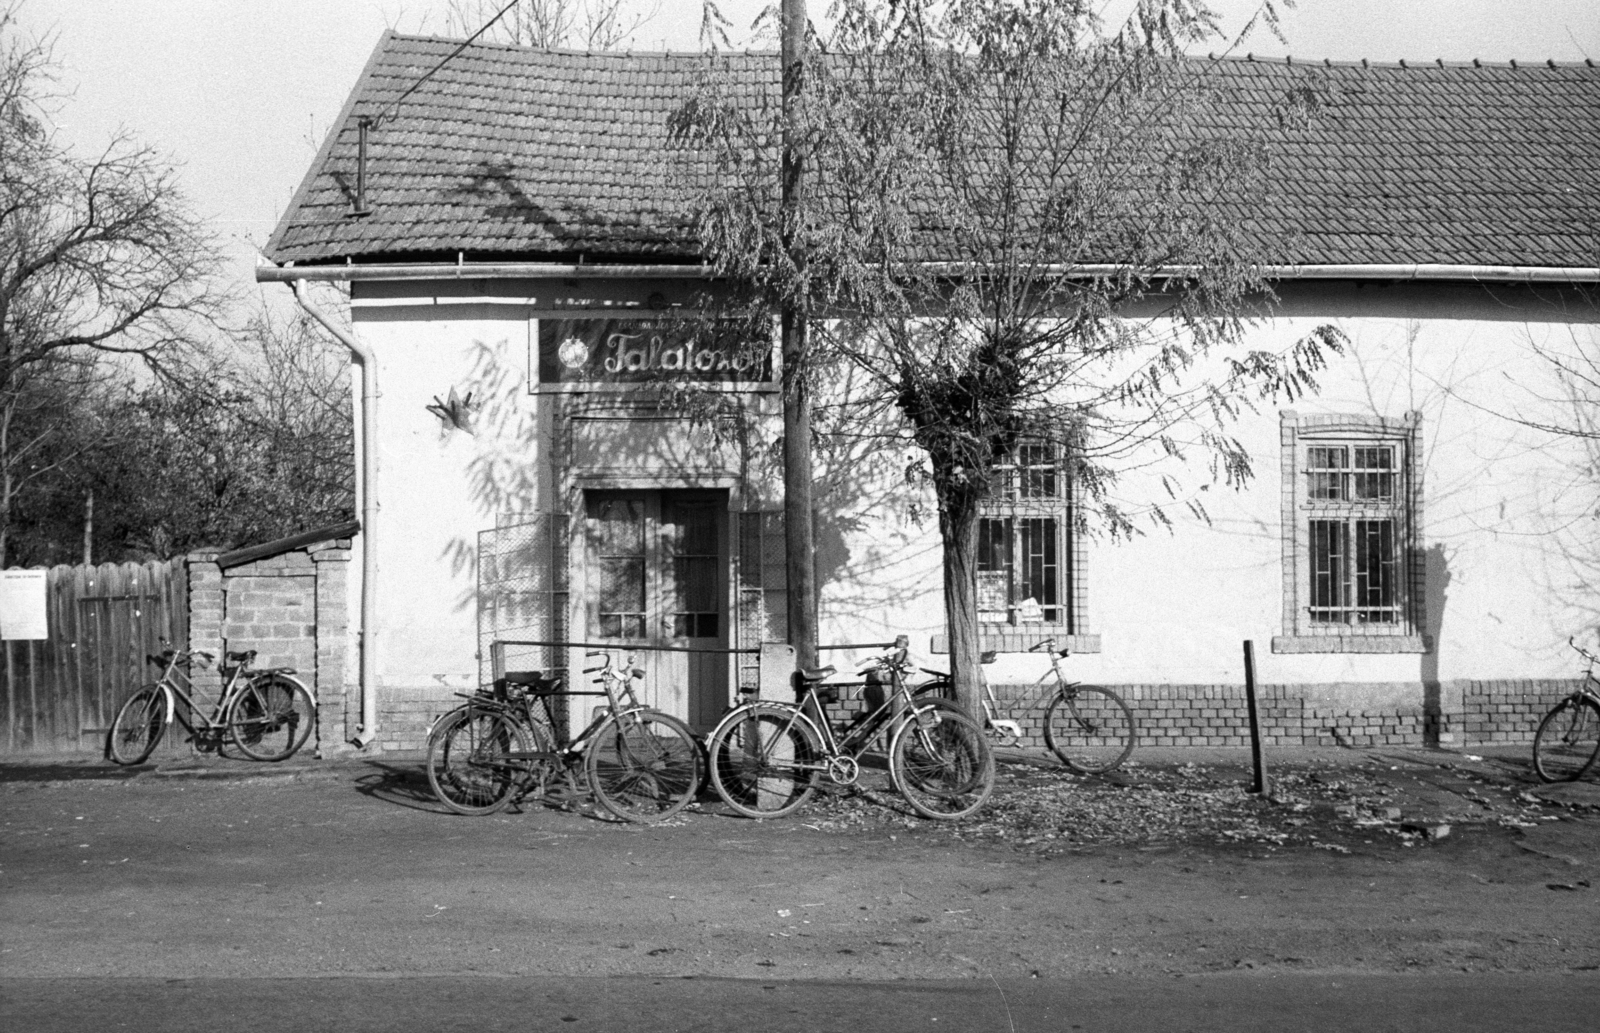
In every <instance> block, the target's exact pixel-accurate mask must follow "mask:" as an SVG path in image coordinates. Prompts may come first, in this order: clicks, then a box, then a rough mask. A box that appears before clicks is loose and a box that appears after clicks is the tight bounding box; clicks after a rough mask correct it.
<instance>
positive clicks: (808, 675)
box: [795, 664, 838, 681]
mask: <svg viewBox="0 0 1600 1033" xmlns="http://www.w3.org/2000/svg"><path fill="white" fill-rule="evenodd" d="M837 670H838V668H837V667H835V666H833V665H832V664H828V665H827V666H825V667H802V668H801V669H800V670H798V671H796V672H795V673H796V674H798V675H799V676H800V680H801V681H822V680H823V679H824V678H826V677H827V676H828V675H830V674H832V673H834V672H835V671H837Z"/></svg>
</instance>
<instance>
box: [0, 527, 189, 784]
mask: <svg viewBox="0 0 1600 1033" xmlns="http://www.w3.org/2000/svg"><path fill="white" fill-rule="evenodd" d="M187 591H188V581H187V578H186V577H185V574H184V561H183V560H182V559H181V558H180V559H175V560H169V561H167V562H165V563H121V564H112V563H107V564H102V565H100V566H78V567H67V566H61V567H53V568H51V570H50V572H49V576H48V578H47V580H46V607H47V617H48V620H49V638H47V639H43V640H40V641H32V642H0V648H3V649H4V651H5V658H4V660H5V662H4V668H3V670H0V677H3V678H4V685H5V699H4V708H5V709H4V712H3V713H0V718H3V720H4V722H5V730H4V735H3V737H0V744H3V746H4V749H5V751H6V752H7V753H23V752H31V751H61V750H70V751H76V750H84V751H93V752H97V751H99V750H100V749H101V748H102V746H103V742H104V736H105V730H106V729H107V728H108V727H110V725H111V720H112V718H113V717H115V716H116V713H117V707H119V706H120V705H121V704H122V701H123V700H124V699H126V698H127V697H128V695H129V694H130V693H131V692H132V691H133V690H134V688H136V687H137V686H139V685H141V684H144V683H145V682H148V681H151V680H153V678H154V668H151V667H150V666H149V665H147V664H146V663H145V655H146V654H148V653H158V652H160V651H161V650H162V649H163V648H166V646H164V645H163V640H166V642H168V643H170V644H171V646H172V648H177V649H182V648H185V647H186V646H187V645H188V643H187V641H186V639H187V636H188V619H187V617H188V599H187Z"/></svg>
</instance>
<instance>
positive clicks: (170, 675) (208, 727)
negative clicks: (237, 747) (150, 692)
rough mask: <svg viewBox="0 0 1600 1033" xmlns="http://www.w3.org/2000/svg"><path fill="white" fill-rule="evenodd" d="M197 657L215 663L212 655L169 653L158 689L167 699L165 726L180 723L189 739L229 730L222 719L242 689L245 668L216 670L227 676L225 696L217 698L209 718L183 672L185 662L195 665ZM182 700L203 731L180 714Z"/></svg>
mask: <svg viewBox="0 0 1600 1033" xmlns="http://www.w3.org/2000/svg"><path fill="white" fill-rule="evenodd" d="M197 657H199V658H203V659H204V660H205V662H206V663H207V664H210V663H213V662H215V661H214V658H213V657H212V656H211V654H210V653H205V652H201V651H198V650H189V651H185V652H177V651H175V650H168V651H167V656H166V666H165V667H163V668H162V671H161V677H160V678H157V679H156V687H157V688H159V689H160V690H161V691H162V693H163V694H164V695H165V696H166V704H167V722H166V723H167V724H168V725H171V724H172V723H173V722H174V721H177V722H178V723H179V724H181V725H183V727H184V728H185V729H187V730H188V732H189V734H190V735H200V734H202V733H203V734H205V735H221V734H222V733H223V732H224V731H226V730H227V727H228V724H227V722H226V721H225V720H223V715H224V714H226V713H227V712H228V705H229V704H230V703H232V702H233V699H234V697H235V696H237V695H238V694H239V692H240V691H241V689H242V688H243V685H242V684H241V683H240V677H239V676H240V675H241V674H243V673H244V669H245V666H246V665H245V664H242V663H241V664H236V665H234V666H233V667H231V668H230V667H225V666H219V667H218V668H217V671H218V673H224V672H225V673H226V679H227V680H226V681H224V682H223V685H222V692H221V693H219V694H218V696H217V702H216V704H215V705H214V706H213V707H212V708H211V713H210V715H207V714H206V713H205V712H204V711H203V710H202V709H201V707H200V705H199V704H198V703H197V702H196V701H195V697H194V696H193V695H191V693H194V692H197V691H198V690H196V688H195V684H194V679H193V678H191V677H190V676H189V674H188V673H187V672H186V671H185V670H183V668H184V667H185V666H186V664H185V661H189V662H190V663H192V662H193V660H194V659H195V658H197ZM149 659H151V660H154V659H156V658H155V657H150V658H149ZM177 678H181V679H183V685H179V684H178V683H177V681H176V680H175V679H177ZM248 681H249V680H248V679H245V682H244V683H245V684H248ZM180 698H181V699H182V700H183V702H184V704H185V705H186V706H187V708H188V710H189V713H190V714H191V715H192V716H194V717H196V718H198V719H199V721H200V722H201V724H202V725H203V727H197V726H196V725H195V724H194V723H192V722H191V721H190V720H189V718H188V717H185V716H183V715H182V714H180V713H179V712H178V699H180Z"/></svg>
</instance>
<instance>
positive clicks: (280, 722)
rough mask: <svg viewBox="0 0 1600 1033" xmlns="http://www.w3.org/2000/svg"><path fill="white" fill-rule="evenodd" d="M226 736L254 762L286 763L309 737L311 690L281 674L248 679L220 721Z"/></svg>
mask: <svg viewBox="0 0 1600 1033" xmlns="http://www.w3.org/2000/svg"><path fill="white" fill-rule="evenodd" d="M223 720H224V721H226V722H227V725H228V735H229V737H230V738H232V739H233V744H234V745H235V746H237V747H239V750H240V752H242V753H243V754H244V755H245V756H246V757H250V758H251V759H253V760H268V761H275V760H288V759H289V758H290V757H292V756H294V755H295V751H297V750H299V749H300V747H301V746H303V745H305V741H306V740H307V739H308V738H310V737H311V729H312V728H313V727H315V725H316V723H317V705H316V703H315V702H314V701H313V700H312V698H311V690H309V689H307V688H306V687H305V686H304V685H301V684H300V683H299V682H298V681H296V680H295V679H293V678H290V677H289V676H287V675H283V674H260V675H256V676H255V677H254V678H251V679H250V681H249V683H248V684H246V685H245V687H244V688H243V689H241V690H240V691H239V694H238V695H237V696H235V697H234V698H233V702H232V703H231V704H229V706H228V713H227V715H226V716H225V717H224V718H223Z"/></svg>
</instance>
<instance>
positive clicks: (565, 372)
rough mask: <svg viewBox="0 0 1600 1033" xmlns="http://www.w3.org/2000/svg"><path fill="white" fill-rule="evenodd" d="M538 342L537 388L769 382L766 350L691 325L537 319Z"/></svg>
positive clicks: (712, 329)
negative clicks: (615, 384) (560, 385)
mask: <svg viewBox="0 0 1600 1033" xmlns="http://www.w3.org/2000/svg"><path fill="white" fill-rule="evenodd" d="M538 340H539V382H540V383H541V384H596V383H600V384H604V383H648V382H650V381H654V380H693V381H704V382H711V383H718V382H726V383H763V382H766V381H770V380H771V379H772V355H771V348H770V346H768V345H766V344H763V345H762V346H761V347H759V348H758V347H753V346H752V345H751V344H750V343H749V342H748V340H747V339H741V338H739V337H737V336H735V334H734V332H733V331H732V330H730V331H729V332H728V333H726V334H721V335H719V334H718V333H717V332H716V329H715V327H714V326H713V327H707V325H706V324H704V323H697V322H693V321H690V320H641V319H541V320H539V333H538Z"/></svg>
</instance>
